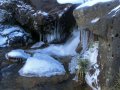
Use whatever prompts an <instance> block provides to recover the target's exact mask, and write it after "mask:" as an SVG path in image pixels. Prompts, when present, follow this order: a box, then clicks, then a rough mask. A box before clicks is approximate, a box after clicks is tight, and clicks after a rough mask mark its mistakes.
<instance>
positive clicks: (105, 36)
mask: <svg viewBox="0 0 120 90" xmlns="http://www.w3.org/2000/svg"><path fill="white" fill-rule="evenodd" d="M118 4H119V2H117V1H114V2H107V3H102V4H96V5H94V6H92V7H85V8H80V9H77V10H75V11H74V16H75V18H76V21H77V23H78V26H79V27H82V28H87V29H89V30H90V31H91V32H93V33H94V34H95V35H97V36H98V38H99V43H100V46H99V58H98V63H99V65H100V67H101V72H100V73H101V74H100V84H101V87H102V90H106V89H105V88H104V87H108V88H109V89H111V86H112V87H113V86H114V84H115V83H114V81H115V80H116V75H117V73H118V72H119V68H120V30H119V28H120V25H119V24H120V18H119V17H120V8H118V9H116V10H112V9H113V8H115V7H116V6H117V5H118ZM96 18H98V20H97V19H96ZM95 19H96V21H94V20H95ZM92 21H94V22H92Z"/></svg>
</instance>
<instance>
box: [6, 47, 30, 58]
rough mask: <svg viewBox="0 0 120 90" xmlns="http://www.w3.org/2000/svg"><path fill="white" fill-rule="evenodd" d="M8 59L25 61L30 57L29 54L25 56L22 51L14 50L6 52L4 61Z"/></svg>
mask: <svg viewBox="0 0 120 90" xmlns="http://www.w3.org/2000/svg"><path fill="white" fill-rule="evenodd" d="M8 57H15V58H23V59H27V58H28V57H30V54H27V53H26V52H25V51H24V50H22V49H16V50H12V51H10V52H8V53H7V54H6V59H8Z"/></svg>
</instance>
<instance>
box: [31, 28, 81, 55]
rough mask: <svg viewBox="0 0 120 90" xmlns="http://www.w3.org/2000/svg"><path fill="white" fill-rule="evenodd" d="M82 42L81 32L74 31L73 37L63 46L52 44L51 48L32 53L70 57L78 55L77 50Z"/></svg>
mask: <svg viewBox="0 0 120 90" xmlns="http://www.w3.org/2000/svg"><path fill="white" fill-rule="evenodd" d="M79 42H80V31H79V30H74V31H73V33H72V37H71V38H70V39H69V40H68V41H67V42H66V43H65V44H63V45H56V44H51V45H50V46H48V47H46V48H44V49H38V50H32V51H30V52H33V53H35V52H39V53H44V54H49V55H57V56H69V55H72V56H74V55H76V54H77V53H76V48H77V46H78V44H79Z"/></svg>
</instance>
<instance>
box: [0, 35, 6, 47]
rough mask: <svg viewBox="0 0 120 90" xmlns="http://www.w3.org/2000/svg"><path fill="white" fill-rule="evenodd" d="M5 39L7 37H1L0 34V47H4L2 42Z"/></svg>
mask: <svg viewBox="0 0 120 90" xmlns="http://www.w3.org/2000/svg"><path fill="white" fill-rule="evenodd" d="M7 39H8V38H7V37H2V36H1V35H0V47H4V44H5V43H6V41H7Z"/></svg>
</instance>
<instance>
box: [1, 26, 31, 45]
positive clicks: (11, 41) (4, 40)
mask: <svg viewBox="0 0 120 90" xmlns="http://www.w3.org/2000/svg"><path fill="white" fill-rule="evenodd" d="M0 40H1V42H0V47H8V46H14V45H27V44H29V43H31V36H30V35H29V34H28V33H26V32H25V31H24V30H23V29H22V28H21V27H19V26H11V25H2V24H0Z"/></svg>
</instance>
